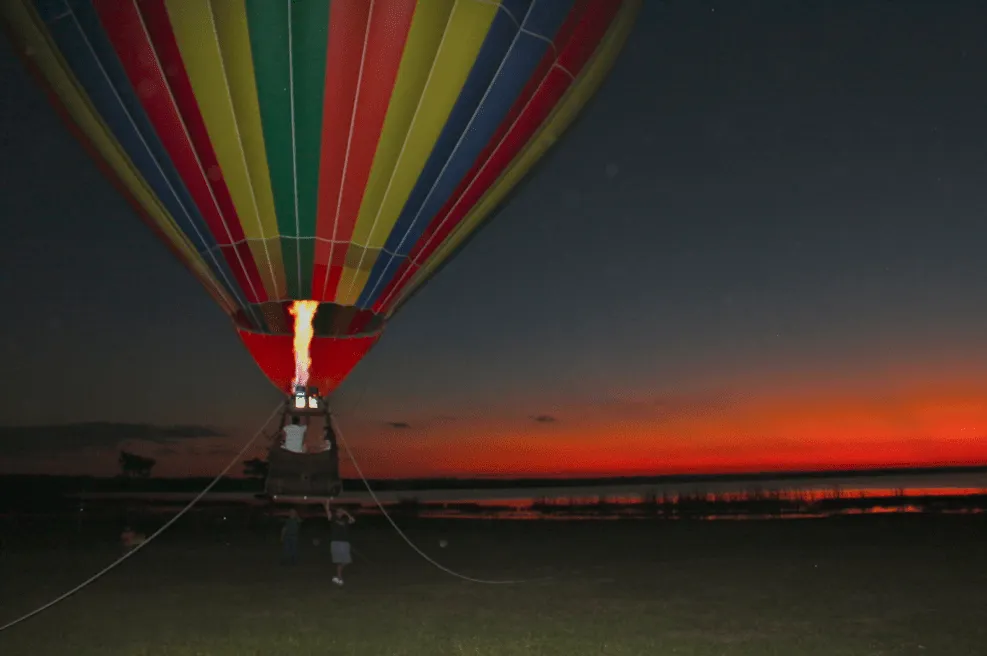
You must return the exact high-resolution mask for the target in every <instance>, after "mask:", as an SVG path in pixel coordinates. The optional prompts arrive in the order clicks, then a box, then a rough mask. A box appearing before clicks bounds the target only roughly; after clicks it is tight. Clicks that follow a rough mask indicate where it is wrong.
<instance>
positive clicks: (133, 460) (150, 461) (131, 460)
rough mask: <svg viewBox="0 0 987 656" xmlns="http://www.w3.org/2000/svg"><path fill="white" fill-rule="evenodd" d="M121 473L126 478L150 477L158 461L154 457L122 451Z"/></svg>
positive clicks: (119, 460) (120, 460)
mask: <svg viewBox="0 0 987 656" xmlns="http://www.w3.org/2000/svg"><path fill="white" fill-rule="evenodd" d="M117 462H119V463H120V474H121V475H122V476H123V477H125V478H148V477H149V476H150V475H151V470H152V469H154V465H156V464H157V463H158V461H157V460H155V459H154V458H145V457H144V456H139V455H137V454H136V453H130V452H128V451H120V458H119V459H118V460H117Z"/></svg>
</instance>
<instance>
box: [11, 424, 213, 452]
mask: <svg viewBox="0 0 987 656" xmlns="http://www.w3.org/2000/svg"><path fill="white" fill-rule="evenodd" d="M225 436H226V434H225V433H223V432H222V431H219V430H217V429H215V428H212V427H210V426H201V425H175V426H158V425H155V424H128V423H116V422H86V423H74V424H57V425H48V426H0V447H2V449H3V452H4V453H5V454H7V455H11V456H17V455H29V454H36V453H38V452H41V451H53V450H59V451H63V452H64V451H81V450H85V449H92V448H97V449H98V448H115V447H117V446H119V445H120V444H123V443H124V442H130V441H143V442H154V443H157V444H168V443H170V442H176V441H181V440H187V439H201V438H208V437H225Z"/></svg>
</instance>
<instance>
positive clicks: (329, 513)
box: [325, 501, 356, 586]
mask: <svg viewBox="0 0 987 656" xmlns="http://www.w3.org/2000/svg"><path fill="white" fill-rule="evenodd" d="M325 507H326V518H327V519H328V520H329V551H330V552H331V553H332V562H333V564H334V565H335V566H336V576H334V577H332V582H333V583H335V584H336V585H339V586H342V585H343V569H344V568H345V567H346V566H347V565H349V564H350V563H352V562H353V557H352V556H351V555H350V524H352V523H353V522H355V521H356V520H355V519H353V515H351V514H349V513H348V512H346V511H345V510H344V509H342V508H336V510H335V512H333V510H332V508H330V506H329V501H326V506H325Z"/></svg>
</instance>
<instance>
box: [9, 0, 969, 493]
mask: <svg viewBox="0 0 987 656" xmlns="http://www.w3.org/2000/svg"><path fill="white" fill-rule="evenodd" d="M985 24H987V5H985V4H984V3H983V2H979V1H976V0H971V1H970V2H960V1H958V0H957V1H950V2H928V1H918V0H917V1H914V2H906V1H900V2H893V3H892V2H887V1H860V2H811V3H810V2H791V1H787V0H786V1H782V0H778V1H770V2H769V1H761V2H757V1H751V0H724V1H723V2H717V3H708V2H705V3H703V2H685V1H676V2H667V3H663V2H653V1H652V0H647V1H646V2H645V3H644V8H643V10H642V13H641V15H640V18H639V21H638V24H637V27H636V28H635V31H634V33H633V34H632V36H631V38H630V40H629V42H628V44H627V47H626V49H625V51H624V52H623V54H622V55H621V57H620V58H619V60H618V62H617V65H616V67H615V68H614V70H613V72H612V74H611V76H610V78H609V79H608V81H607V82H606V84H605V85H604V86H603V87H602V89H601V90H600V92H599V94H598V96H597V98H596V100H594V101H593V102H592V103H591V104H590V105H589V106H588V107H587V109H586V111H585V112H584V114H583V116H582V118H581V119H580V120H579V121H578V123H577V124H576V125H574V126H573V128H572V129H571V130H570V131H569V132H568V134H567V135H566V138H565V139H563V141H562V142H561V143H560V144H559V145H558V146H557V147H556V148H555V149H554V150H553V151H552V152H551V154H550V155H549V156H548V157H547V158H546V160H545V161H544V162H543V164H542V165H541V166H540V167H538V169H537V170H536V171H535V173H534V175H533V176H532V178H531V179H530V180H529V181H528V183H527V184H526V185H525V186H524V188H523V189H522V190H521V191H520V193H518V194H517V195H516V196H515V197H514V198H513V200H512V201H511V202H510V204H509V206H507V208H506V209H505V210H504V211H503V212H502V213H501V214H500V216H499V217H498V218H497V219H495V220H494V221H493V222H492V223H490V224H489V225H488V227H486V228H485V229H484V230H483V231H482V232H481V233H480V235H479V236H477V237H476V239H474V240H473V242H472V243H471V244H470V246H469V247H468V248H467V249H465V250H464V251H463V252H462V253H461V254H460V256H459V257H457V258H456V259H455V260H454V261H453V263H451V264H450V265H449V266H447V267H446V268H445V270H444V271H443V272H442V273H441V274H440V275H439V276H437V277H436V278H435V279H433V281H432V282H431V283H430V284H429V285H428V287H427V288H426V289H425V290H424V291H422V292H421V293H420V294H418V296H417V297H416V298H415V299H414V301H413V302H412V303H409V304H408V305H407V306H406V308H405V309H404V310H403V311H402V312H401V313H399V314H398V315H397V317H396V318H395V320H394V321H393V322H392V323H391V325H390V326H389V327H388V329H387V331H386V332H385V336H384V338H383V339H382V341H381V343H380V344H379V345H378V346H377V347H376V348H375V349H374V350H373V351H372V352H371V354H370V355H369V356H368V357H367V358H366V359H365V360H364V361H363V362H362V363H361V364H360V365H359V366H358V367H357V369H356V370H355V371H354V373H353V374H352V375H351V377H350V378H349V379H348V380H347V382H346V383H345V384H344V385H343V386H342V388H341V390H340V392H339V393H338V396H337V399H336V408H337V410H338V411H339V414H340V421H341V424H342V428H343V429H344V431H345V434H346V437H347V439H348V441H349V442H350V443H351V444H352V445H353V446H354V447H355V448H354V454H355V455H356V457H357V458H358V459H359V461H360V463H361V465H363V467H364V469H365V470H366V473H368V474H373V475H380V476H406V475H513V474H602V473H616V474H619V473H645V472H646V473H672V472H686V471H703V472H724V471H749V470H775V469H792V468H797V469H803V468H833V467H869V466H878V465H885V466H887V465H930V464H960V463H964V464H969V463H984V462H987V440H985V439H984V438H985V437H987V394H985V390H987V304H985V303H984V298H985V296H987V263H985V258H984V246H985V244H987V220H985V219H987V184H985V181H987V121H985V117H987V76H985V75H984V62H987V40H985V39H984V38H983V25H985ZM0 88H3V89H4V93H3V94H2V95H0V144H2V152H0V181H2V190H3V191H2V194H0V217H2V221H3V233H2V234H3V237H4V238H3V240H2V245H0V248H2V255H0V267H2V268H0V295H2V297H3V299H4V305H5V311H4V319H5V321H4V326H3V339H2V340H0V349H3V354H4V357H3V364H4V366H3V376H2V377H0V385H2V388H0V398H2V403H0V425H3V426H6V428H2V429H0V463H2V464H0V470H2V471H17V472H35V471H47V472H52V473H63V472H65V473H96V474H107V473H112V472H113V471H115V469H116V456H117V452H118V450H119V449H120V448H121V447H125V448H129V449H132V450H135V451H137V452H140V453H143V454H145V455H150V456H153V457H155V458H157V459H158V462H159V465H158V469H157V470H156V473H157V474H160V475H185V474H186V473H188V474H195V475H208V474H213V473H215V472H216V471H218V470H219V469H220V468H221V467H222V466H223V465H224V464H225V463H226V461H228V459H229V457H231V455H232V453H233V452H234V451H235V450H236V449H237V448H238V446H239V445H240V444H242V441H243V440H244V439H247V438H248V437H249V436H250V434H251V433H252V432H253V431H254V430H255V429H256V428H257V425H258V424H259V423H260V422H261V421H262V420H263V418H264V417H265V416H266V415H267V414H268V413H270V412H271V410H273V408H274V407H275V405H276V404H277V403H278V402H279V398H280V397H279V393H278V392H277V390H275V389H274V387H273V386H272V385H271V384H270V383H268V382H267V380H266V379H265V377H264V376H263V374H262V373H261V372H260V370H259V369H258V368H257V367H256V365H255V364H254V363H253V361H252V360H251V358H250V356H249V355H248V354H247V352H246V350H245V349H244V348H243V347H242V345H241V344H240V342H239V340H238V338H237V336H236V334H235V332H234V330H233V328H232V327H231V325H230V322H229V320H228V319H227V317H226V316H225V315H224V314H223V313H222V312H221V311H220V309H219V308H218V307H216V306H214V305H213V303H212V301H211V300H210V298H209V297H208V295H207V294H206V293H205V291H204V290H203V289H202V288H201V286H200V285H199V283H198V282H197V281H196V280H195V279H193V278H192V277H191V275H189V274H188V273H187V272H186V271H185V270H184V269H183V268H182V266H181V265H180V264H179V263H178V262H177V261H176V260H174V259H173V258H172V257H171V255H169V253H168V252H167V250H166V249H165V248H164V247H163V246H162V245H161V244H160V243H158V242H157V241H155V239H154V237H153V236H152V234H151V233H150V231H148V230H147V229H146V228H145V227H144V225H143V224H142V223H141V222H140V221H139V220H138V218H137V217H136V215H135V214H134V213H133V211H132V210H131V209H130V208H129V207H128V206H127V205H126V203H125V202H124V200H123V199H122V198H121V197H119V196H118V195H117V194H116V192H115V191H114V189H113V188H112V186H111V184H110V183H109V182H108V181H107V180H106V179H105V178H103V176H102V175H101V174H100V173H99V172H98V170H97V169H96V167H95V166H94V165H93V164H92V162H91V160H90V159H89V158H88V156H87V155H86V154H85V152H84V151H83V149H82V147H81V146H79V145H78V144H77V143H76V142H75V141H74V139H73V138H72V137H71V136H70V134H69V132H68V131H67V129H66V128H65V127H64V126H63V125H62V124H61V122H60V120H59V119H58V117H57V116H56V114H55V111H54V110H53V109H52V108H51V107H50V106H49V104H48V101H47V100H46V98H45V97H44V95H43V93H42V92H41V91H40V89H39V88H38V87H37V86H36V85H35V83H34V82H33V81H32V80H31V79H30V77H29V75H28V74H27V72H26V71H25V70H24V69H23V67H22V65H21V63H20V61H19V60H18V59H17V58H16V57H15V56H14V54H13V53H12V51H11V49H10V46H9V44H8V43H7V41H6V39H3V42H2V47H0ZM81 422H108V423H109V425H104V426H98V427H92V426H69V427H63V428H60V429H52V428H49V427H50V426H52V425H56V424H78V423H81ZM119 423H129V424H134V425H133V426H119V425H117V424H119ZM175 425H180V426H181V427H183V428H180V429H174V428H172V427H173V426H175ZM24 426H34V428H29V429H24V428H23V427H24ZM18 427H20V428H18Z"/></svg>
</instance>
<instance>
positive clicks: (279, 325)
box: [232, 301, 387, 339]
mask: <svg viewBox="0 0 987 656" xmlns="http://www.w3.org/2000/svg"><path fill="white" fill-rule="evenodd" d="M292 303H293V301H281V302H277V301H275V302H270V303H258V304H256V305H254V306H252V308H251V310H243V309H241V310H239V311H238V312H237V313H236V314H235V315H233V317H232V318H233V323H234V324H235V325H236V327H237V329H238V330H242V331H244V332H247V333H254V334H258V335H293V334H294V318H293V317H292V315H291V313H290V309H291V305H292ZM386 323H387V320H386V318H385V316H384V315H382V314H376V313H375V312H373V311H372V310H363V309H360V308H357V307H351V306H350V307H348V306H342V305H337V304H336V303H319V305H318V308H317V309H316V311H315V316H314V317H313V319H312V330H313V336H314V337H316V338H319V337H331V338H336V339H346V338H348V337H371V336H373V335H379V334H380V332H381V331H382V330H383V329H384V326H385V324H386Z"/></svg>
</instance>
